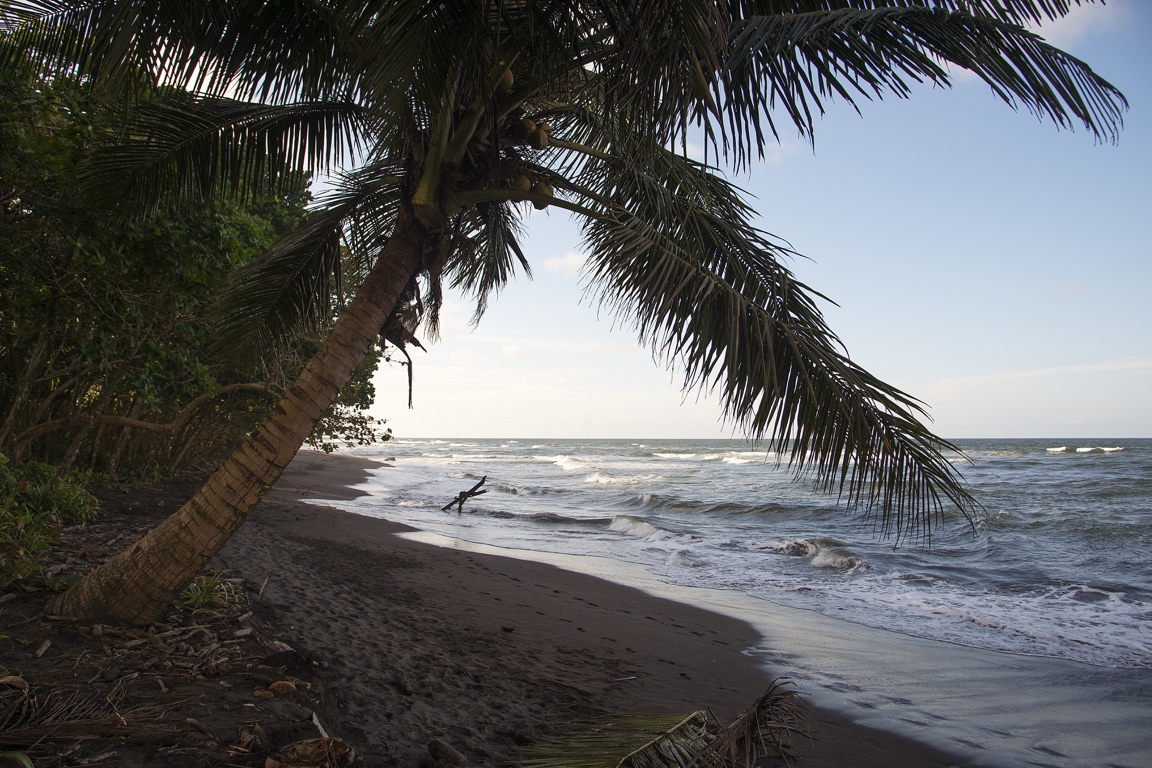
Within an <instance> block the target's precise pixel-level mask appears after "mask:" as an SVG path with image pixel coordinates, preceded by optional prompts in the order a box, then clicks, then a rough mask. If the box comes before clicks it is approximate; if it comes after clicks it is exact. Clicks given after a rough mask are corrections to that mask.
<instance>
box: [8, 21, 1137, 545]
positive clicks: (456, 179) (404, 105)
mask: <svg viewBox="0 0 1152 768" xmlns="http://www.w3.org/2000/svg"><path fill="white" fill-rule="evenodd" d="M3 7H4V18H5V20H6V21H7V23H8V26H9V27H10V28H11V31H10V35H13V36H15V39H16V40H18V42H19V43H20V44H22V45H26V46H35V47H36V49H37V50H38V52H39V54H40V56H39V60H40V61H42V62H43V63H44V65H45V67H47V68H49V69H54V68H59V67H74V68H77V69H78V71H80V72H82V73H84V74H85V75H86V76H87V77H89V78H90V79H91V81H92V82H93V83H94V84H98V85H99V86H100V87H103V88H107V89H122V90H124V91H126V92H128V91H131V92H135V93H140V92H141V91H142V90H145V91H147V92H149V93H151V94H152V98H150V99H148V100H147V101H145V102H143V103H141V104H138V105H137V106H136V107H134V108H133V109H132V111H131V116H130V119H131V124H130V128H129V129H128V131H127V132H126V138H125V140H124V141H123V142H122V143H121V144H119V145H117V146H115V147H110V148H108V149H107V150H106V151H104V152H102V153H101V154H100V155H99V156H97V157H95V158H93V161H92V164H91V167H90V169H89V173H90V174H91V178H92V179H93V180H94V181H97V180H98V183H94V185H93V186H94V188H96V187H98V188H99V189H100V191H101V192H102V193H104V194H106V195H109V196H110V197H112V198H114V199H116V200H118V201H119V202H120V204H121V206H122V207H123V208H124V209H126V210H128V211H131V212H132V214H133V215H149V214H151V213H155V212H157V211H160V210H163V209H166V208H168V207H171V206H177V205H184V204H188V203H193V202H195V201H197V200H200V199H203V198H204V197H207V196H209V195H213V194H222V193H227V192H229V191H233V192H238V193H243V192H244V191H246V190H249V191H250V190H259V189H264V188H268V187H272V188H275V187H276V186H277V185H279V184H283V183H286V181H287V180H290V179H291V178H293V174H295V173H297V172H298V171H300V170H301V169H305V170H311V171H317V172H329V173H332V174H334V177H335V183H334V185H333V187H332V189H331V190H330V191H329V192H328V193H326V195H325V196H324V197H323V199H321V200H320V201H319V203H318V205H317V206H316V207H315V210H314V211H313V213H312V215H311V216H310V218H309V220H308V222H307V224H306V226H305V227H303V228H302V229H301V230H300V231H298V232H297V233H295V234H294V235H293V236H292V237H290V238H289V239H287V240H285V241H284V242H283V243H281V245H280V246H279V247H278V248H277V249H275V250H274V251H273V252H271V253H269V254H268V255H267V256H266V257H265V259H264V260H263V261H262V262H261V263H260V264H259V265H258V267H257V268H256V269H253V270H252V271H251V272H250V273H249V274H248V275H247V276H246V278H245V279H244V280H243V281H241V282H239V283H237V284H236V286H235V288H234V289H233V290H232V291H231V292H230V293H229V295H228V296H226V297H225V298H224V300H223V302H222V306H223V307H224V309H225V315H226V317H227V318H228V320H227V321H226V322H225V325H224V333H223V335H222V339H223V341H224V344H223V345H224V346H228V347H232V348H235V347H236V346H237V344H239V343H241V342H244V341H245V340H246V341H247V343H251V342H252V340H268V341H274V340H275V339H276V338H277V335H278V334H279V333H280V332H281V331H282V330H283V329H285V328H287V327H289V326H291V324H292V323H295V322H300V321H301V320H303V319H306V318H307V317H309V316H312V315H314V314H315V313H316V312H317V311H318V310H319V309H320V308H321V307H322V305H323V303H324V302H325V301H326V300H327V297H328V296H329V295H330V294H331V291H329V290H328V288H327V286H328V284H329V282H328V281H329V280H331V279H332V277H333V275H334V274H335V272H336V271H337V270H339V269H340V268H341V264H342V263H343V264H344V266H345V267H347V259H344V258H342V255H341V254H342V253H344V252H345V249H346V252H347V253H349V254H351V256H352V257H353V258H352V262H351V263H352V265H353V266H352V269H353V270H354V271H357V272H358V274H360V275H361V276H365V275H369V274H370V272H371V271H372V270H373V269H376V270H381V269H383V270H387V269H392V270H393V271H396V270H399V271H400V272H403V273H404V274H402V275H400V279H401V282H402V285H403V290H402V291H401V292H400V294H399V295H398V296H396V297H389V296H374V297H369V299H370V300H372V301H376V302H377V303H382V304H384V305H386V306H384V314H385V316H386V320H385V322H384V323H383V324H382V327H383V329H384V330H385V331H387V329H389V328H391V329H392V330H393V332H395V331H396V329H398V328H401V329H403V330H402V332H401V336H403V335H404V334H405V333H407V334H410V333H411V332H413V331H415V330H416V328H415V326H414V320H415V319H420V320H421V321H422V322H423V323H424V327H425V328H426V330H427V331H428V332H430V333H433V334H434V333H435V328H436V316H437V308H438V306H439V300H440V291H441V286H442V285H449V286H452V287H455V288H459V289H462V290H464V291H465V292H467V293H469V294H471V295H472V296H474V297H475V300H476V306H477V317H479V315H480V314H482V313H483V311H484V308H485V306H486V305H487V302H488V300H489V298H490V297H491V296H492V295H493V294H494V293H496V292H498V291H499V290H500V288H501V287H502V286H503V285H504V284H505V283H507V281H508V280H510V279H511V278H512V277H513V276H514V274H515V273H516V272H517V270H518V269H522V270H524V271H525V272H527V271H528V260H527V258H526V256H525V254H524V252H523V251H522V249H521V247H520V245H519V243H518V238H519V236H520V235H521V228H522V226H524V218H523V216H522V207H523V206H524V205H526V204H531V205H535V206H537V207H544V206H548V205H552V206H556V207H558V208H563V209H566V210H568V211H571V212H573V213H574V214H575V215H576V216H577V217H578V218H579V220H580V222H581V226H582V227H583V236H584V241H585V242H584V247H585V250H586V251H587V253H588V256H589V258H588V262H587V267H586V279H587V280H588V282H589V285H590V287H591V289H592V290H593V292H594V293H595V295H596V296H597V297H598V298H599V300H600V301H601V302H602V303H603V304H604V305H606V306H607V307H610V308H611V309H613V310H614V311H615V312H616V313H617V315H618V316H619V317H621V318H624V319H625V320H628V321H631V322H632V323H634V324H635V327H636V328H637V330H638V332H639V336H640V338H641V339H642V340H643V341H644V342H645V343H647V344H648V345H649V346H650V347H651V348H652V349H653V350H654V351H655V352H656V353H657V354H658V355H659V356H660V357H661V358H662V359H664V360H665V361H667V362H668V363H670V364H674V365H676V366H677V367H678V368H679V369H680V370H682V371H683V372H684V379H685V386H687V387H697V388H702V389H704V390H707V391H711V392H714V393H716V394H717V395H718V396H719V397H720V398H721V400H722V402H723V404H724V407H725V411H726V414H727V416H728V417H729V418H730V419H731V420H732V421H733V422H734V423H735V424H737V425H738V426H739V427H741V428H743V429H744V430H745V431H746V432H747V433H748V434H749V435H751V436H753V437H755V438H763V439H765V440H766V441H767V442H768V444H769V447H771V448H773V449H776V450H783V449H786V450H787V451H788V455H789V456H790V457H791V459H790V462H791V466H792V467H793V469H794V470H796V471H797V472H798V473H805V474H810V475H811V476H813V477H814V478H815V480H816V482H817V484H818V485H819V486H820V487H822V488H824V489H825V490H829V491H833V492H837V493H839V494H841V496H842V497H843V498H844V500H845V501H846V502H847V504H848V505H849V506H853V507H859V508H861V509H862V510H864V511H866V512H868V511H871V512H876V513H877V514H879V515H880V517H879V519H880V520H881V521H882V525H883V527H884V528H886V529H887V528H892V529H893V530H896V531H900V532H908V533H922V532H924V531H925V530H926V529H927V528H926V527H927V524H928V523H929V522H930V521H931V520H932V518H933V516H934V515H935V514H937V513H938V512H939V511H940V510H941V509H942V508H943V506H946V505H947V506H950V505H955V506H957V507H959V508H960V509H962V510H965V511H968V510H970V509H971V508H972V506H973V500H972V499H971V498H970V497H969V495H968V494H967V492H966V491H965V490H964V489H963V487H962V484H961V482H960V478H959V476H958V475H957V473H956V471H955V470H954V469H953V467H952V465H951V464H950V463H949V461H948V460H947V458H946V457H945V456H944V455H943V453H942V450H945V449H948V448H950V447H951V446H949V445H948V444H947V443H945V442H943V441H941V440H939V439H938V438H937V437H935V436H934V435H933V434H932V433H931V432H930V431H929V430H928V429H926V428H925V427H924V426H923V425H922V424H921V422H920V418H922V417H923V416H924V413H923V411H922V409H921V406H920V404H919V403H918V401H916V400H915V399H914V398H912V397H911V396H909V395H907V394H905V393H903V392H901V391H899V390H898V389H896V388H893V387H891V386H889V385H887V384H885V383H884V382H882V381H880V380H878V379H876V378H875V377H873V376H872V375H870V374H869V373H867V372H866V371H865V370H863V369H862V368H861V367H859V366H858V365H857V364H856V363H855V362H853V361H852V360H851V359H850V358H849V356H848V355H847V353H846V352H845V351H844V350H843V348H842V347H841V345H840V343H839V341H838V340H837V338H836V336H835V335H834V334H833V333H832V332H831V330H830V329H829V328H828V327H827V325H826V324H825V322H824V320H823V318H822V316H821V314H820V311H819V309H818V307H817V300H818V299H819V298H821V297H820V296H819V294H817V293H815V292H814V291H812V290H811V289H810V288H808V287H807V286H805V285H804V284H802V283H800V282H798V281H797V280H796V279H795V278H794V276H793V275H792V273H791V272H790V271H789V269H788V268H787V266H786V261H787V259H788V257H789V256H790V255H791V252H790V250H789V249H788V248H787V247H786V246H785V245H784V244H783V243H782V242H781V241H779V240H777V239H776V238H774V237H772V236H770V235H768V234H767V233H765V232H764V231H762V230H761V229H759V228H758V227H757V226H756V224H754V219H755V218H756V212H755V211H754V210H753V209H752V208H751V207H750V206H749V204H748V203H747V202H746V200H745V199H744V197H743V195H742V193H741V191H740V190H739V189H738V188H737V187H736V186H735V185H734V184H733V183H731V182H730V181H728V180H727V178H726V177H725V174H724V170H725V169H727V170H731V171H736V172H740V171H744V170H747V169H748V167H749V166H750V164H751V163H752V162H753V161H755V160H756V159H757V158H758V157H759V156H761V155H762V153H763V151H764V149H765V147H766V146H767V145H768V143H769V142H772V141H774V140H775V139H776V138H777V137H778V136H779V135H780V134H781V133H782V132H786V131H793V130H794V131H798V132H799V133H800V134H801V135H804V136H810V135H811V133H812V130H813V128H814V125H815V123H816V121H817V120H818V119H819V117H820V115H821V113H822V112H823V110H824V106H825V104H826V103H828V102H829V101H831V100H840V101H846V102H848V103H850V104H856V103H857V102H858V101H860V100H861V99H872V98H881V97H883V96H885V95H895V96H898V97H903V96H906V95H908V94H909V93H910V88H911V86H912V84H914V83H917V82H924V81H927V82H932V83H936V84H941V85H947V84H948V83H949V79H950V68H951V67H960V68H963V69H966V70H968V71H970V72H972V73H974V74H975V75H976V76H977V77H979V78H981V79H982V80H984V81H985V82H986V83H988V84H989V86H990V87H991V88H992V89H993V90H994V92H995V93H996V94H997V95H998V96H1000V97H1001V98H1002V99H1004V100H1005V101H1006V102H1008V103H1009V104H1010V105H1012V106H1014V107H1016V106H1019V105H1023V106H1024V107H1025V108H1026V109H1028V110H1030V111H1032V112H1034V113H1036V114H1038V115H1040V116H1042V117H1046V118H1049V119H1052V120H1053V121H1055V122H1056V123H1057V124H1059V125H1061V126H1068V127H1072V126H1074V125H1077V124H1078V125H1081V126H1083V127H1085V128H1086V129H1087V130H1088V131H1089V132H1090V133H1092V134H1093V135H1094V136H1095V137H1097V138H1100V139H1104V140H1114V139H1115V136H1116V133H1117V131H1118V130H1119V127H1120V124H1121V119H1120V116H1121V113H1122V111H1123V110H1124V108H1125V107H1126V104H1125V102H1124V99H1123V97H1122V96H1121V95H1120V94H1119V92H1118V91H1116V90H1115V89H1114V88H1113V87H1112V86H1111V85H1109V84H1108V83H1107V82H1106V81H1104V80H1103V79H1101V78H1100V77H1098V76H1097V75H1096V74H1094V73H1093V72H1092V70H1091V69H1090V68H1089V67H1088V66H1087V65H1086V64H1084V63H1083V62H1081V61H1079V60H1077V59H1075V58H1073V57H1072V56H1070V55H1068V54H1066V53H1064V52H1062V51H1060V50H1058V49H1056V48H1054V47H1052V46H1050V45H1048V44H1047V43H1046V42H1044V41H1043V39H1042V38H1040V37H1039V36H1037V35H1036V34H1034V33H1032V32H1029V31H1027V30H1026V29H1025V27H1024V25H1026V24H1031V23H1035V22H1039V21H1042V20H1045V19H1053V18H1058V17H1060V16H1062V15H1065V14H1066V13H1067V12H1068V11H1069V7H1070V3H1069V2H1067V0H987V1H985V0H931V1H926V2H904V1H903V0H891V1H889V2H882V1H879V2H874V1H870V0H843V1H835V0H827V1H823V2H819V1H817V0H794V1H792V2H783V1H780V0H731V1H730V2H723V1H717V0H678V1H677V2H668V0H640V1H639V2H638V1H637V0H601V1H598V2H590V1H585V0H449V1H448V2H444V1H443V0H436V1H435V2H432V1H430V0H387V1H382V0H360V1H359V2H351V1H350V0H311V1H310V2H302V1H300V2H286V1H285V0H279V1H277V2H267V1H264V0H217V1H210V0H196V1H194V2H188V0H182V2H169V1H167V0H165V1H164V2H159V3H143V2H135V1H133V2H123V1H119V2H113V1H112V0H88V1H87V2H84V1H81V0H45V2H6V3H4V5H3ZM689 140H691V141H692V142H694V143H702V144H703V146H704V147H705V157H706V160H705V161H703V162H701V161H698V160H695V159H692V158H690V157H689V156H688V154H687V151H686V147H687V144H688V142H689ZM401 240H402V241H404V242H406V243H410V244H412V243H415V244H416V245H412V247H414V248H417V249H418V251H419V253H418V254H417V256H416V257H414V258H416V259H417V261H416V262H415V265H414V268H413V269H411V270H408V269H407V267H405V266H403V265H402V264H400V263H398V262H396V257H395V255H394V254H395V252H396V251H397V249H399V248H400V245H399V244H398V243H399V241H401ZM406 270H407V271H406ZM385 335H386V336H387V335H388V334H387V332H386V333H385ZM393 337H395V333H393ZM292 450H293V451H294V450H295V449H294V448H293V449H292Z"/></svg>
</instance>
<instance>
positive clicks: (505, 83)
mask: <svg viewBox="0 0 1152 768" xmlns="http://www.w3.org/2000/svg"><path fill="white" fill-rule="evenodd" d="M513 82H515V79H514V78H513V77H512V70H510V69H506V70H504V74H502V75H500V82H498V83H496V93H498V94H500V95H501V96H503V95H504V94H506V93H508V92H509V91H511V90H512V84H513Z"/></svg>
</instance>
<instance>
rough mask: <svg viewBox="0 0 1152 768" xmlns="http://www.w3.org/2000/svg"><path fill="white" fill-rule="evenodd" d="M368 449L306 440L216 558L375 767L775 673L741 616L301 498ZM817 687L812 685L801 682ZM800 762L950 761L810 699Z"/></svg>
mask: <svg viewBox="0 0 1152 768" xmlns="http://www.w3.org/2000/svg"><path fill="white" fill-rule="evenodd" d="M375 466H380V465H379V464H377V463H375V462H370V461H367V460H364V459H360V458H354V457H346V456H331V455H324V454H320V453H315V452H302V453H301V454H300V455H299V456H298V457H297V459H296V460H295V461H294V462H293V463H292V465H291V466H290V467H289V468H288V471H287V472H286V473H285V475H284V477H283V478H282V480H281V482H280V483H279V484H278V485H277V486H276V488H274V489H273V491H272V492H270V493H269V495H268V497H267V498H266V499H265V501H264V502H263V503H262V504H261V505H260V507H259V508H258V509H257V510H256V512H255V513H254V514H253V517H252V519H251V520H250V521H249V522H248V523H247V524H246V525H245V526H244V528H242V529H241V531H240V532H239V533H238V534H237V535H236V537H235V538H234V539H233V540H232V541H231V542H230V543H229V544H228V546H227V547H226V548H225V550H224V551H223V552H222V553H221V555H220V558H219V559H220V561H221V563H222V564H224V565H227V567H229V568H231V569H232V570H233V571H235V572H236V573H237V574H238V575H240V576H242V577H243V578H244V579H245V580H246V581H247V582H248V584H249V586H250V588H252V589H253V591H256V590H257V589H259V585H263V595H262V597H261V598H260V599H259V600H257V602H256V611H257V613H258V615H260V616H261V618H262V619H263V620H264V621H265V622H266V623H267V624H268V625H269V626H270V627H271V629H272V631H273V634H274V635H275V636H276V637H278V638H279V639H281V640H283V641H285V642H287V643H289V644H290V645H292V646H293V647H294V648H295V649H296V650H298V651H301V652H303V653H306V654H309V655H312V656H314V657H316V658H317V659H320V660H322V661H323V662H325V663H326V665H327V668H326V669H325V670H324V672H323V677H324V680H325V684H326V688H327V690H326V694H325V696H324V702H323V705H322V706H323V710H324V711H322V712H321V715H322V717H323V719H324V721H325V725H327V726H329V728H330V730H332V731H334V732H335V733H336V734H338V735H341V736H342V737H344V738H345V739H347V740H348V741H349V742H351V743H352V744H353V745H354V746H355V747H356V749H357V750H358V751H359V752H360V753H361V754H362V755H364V756H365V758H366V759H367V763H368V765H401V766H408V765H411V766H415V765H419V764H421V762H422V761H423V762H425V763H426V762H427V757H426V756H427V751H426V748H425V747H426V745H427V744H428V742H430V741H431V740H432V739H440V740H442V741H444V742H447V743H448V744H450V745H451V746H453V747H454V748H455V749H457V750H459V751H460V752H462V753H463V754H464V755H465V756H466V757H467V758H468V759H469V761H470V763H471V764H473V765H484V764H497V763H503V762H506V761H507V760H508V759H509V758H513V757H515V755H516V754H517V752H518V748H519V746H520V745H523V744H526V743H530V742H532V741H535V740H538V739H540V738H542V737H543V736H546V735H547V734H549V733H554V732H555V731H556V730H558V729H559V728H560V727H561V726H562V725H563V724H564V723H565V722H568V721H571V720H573V719H576V718H579V717H581V716H584V715H588V714H590V713H596V712H689V711H692V710H695V709H699V708H702V707H710V708H712V709H713V711H714V712H715V713H716V714H717V715H718V716H720V717H725V716H728V715H732V714H734V713H735V712H737V711H739V710H740V709H741V708H742V707H744V706H745V705H747V704H748V703H750V702H751V701H752V700H753V699H754V698H755V697H756V696H757V695H758V694H760V693H761V692H763V690H764V689H765V688H766V687H767V685H768V683H769V681H770V680H771V678H772V677H774V676H786V675H787V673H788V670H786V669H780V670H772V671H768V670H764V669H762V668H761V667H760V666H759V665H758V664H757V663H756V662H754V661H753V660H752V659H751V658H749V657H748V656H746V655H744V654H743V653H742V651H743V650H744V649H745V648H747V647H749V646H751V645H753V644H755V643H757V642H759V641H760V638H759V636H758V635H757V633H756V632H755V630H754V629H753V628H752V627H751V626H749V625H747V624H744V623H743V622H740V621H737V620H734V619H731V618H728V617H725V616H721V615H718V614H715V613H711V612H709V611H705V610H701V609H698V608H695V607H692V606H689V605H685V604H681V603H676V602H670V601H665V600H662V599H660V598H656V597H653V596H651V595H649V594H647V593H645V592H642V591H639V590H636V589H632V588H629V587H625V586H620V585H617V584H614V583H611V582H607V581H602V580H600V579H596V578H593V577H590V576H586V575H583V574H578V573H573V572H569V571H564V570H560V569H558V568H555V567H552V566H550V565H544V564H540V563H534V562H531V561H526V560H518V559H509V558H502V557H495V556H490V555H482V554H477V553H473V552H466V551H463V550H453V549H447V548H441V547H435V546H431V545H427V544H422V543H417V542H413V541H410V540H405V539H402V538H400V537H397V536H395V535H394V533H395V532H397V531H400V530H404V529H403V527H402V526H397V525H394V524H391V523H386V522H383V521H379V520H375V519H371V518H367V517H363V516H359V515H355V514H350V513H346V512H341V511H338V510H335V509H332V508H329V507H322V506H318V505H315V504H306V503H302V502H301V499H305V498H308V499H334V500H339V499H348V498H353V497H354V496H355V495H356V492H355V491H354V490H352V489H350V488H349V486H351V485H354V484H356V483H358V482H360V481H362V480H363V479H364V477H365V473H366V470H367V469H368V468H370V467H375ZM801 693H803V692H801ZM811 728H812V735H813V737H814V740H813V741H812V742H810V743H809V742H807V741H805V740H803V739H801V740H800V742H799V744H798V746H799V754H800V758H799V760H798V763H797V764H798V765H800V766H813V767H816V766H862V767H864V768H867V767H868V766H881V765H883V766H888V767H889V768H904V767H909V768H910V767H911V766H916V767H917V768H921V767H925V766H948V765H953V764H959V763H961V762H963V761H962V760H961V759H957V758H954V757H951V756H949V755H946V754H944V753H940V752H938V751H935V750H933V749H932V748H930V747H927V746H922V745H920V744H918V743H915V742H912V741H909V740H906V739H902V738H900V737H898V736H895V735H891V734H888V733H885V732H881V731H876V730H873V729H869V728H864V727H861V726H858V725H856V724H853V723H851V722H849V721H848V720H847V719H845V718H844V717H842V716H840V715H839V714H838V713H834V712H829V711H822V710H814V711H813V712H812V722H811Z"/></svg>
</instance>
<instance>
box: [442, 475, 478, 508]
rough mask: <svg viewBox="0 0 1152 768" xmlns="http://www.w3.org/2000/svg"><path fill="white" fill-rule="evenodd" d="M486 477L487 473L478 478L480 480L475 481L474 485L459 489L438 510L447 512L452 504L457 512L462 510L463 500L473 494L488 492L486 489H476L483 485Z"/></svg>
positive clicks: (466, 499)
mask: <svg viewBox="0 0 1152 768" xmlns="http://www.w3.org/2000/svg"><path fill="white" fill-rule="evenodd" d="M487 479H488V475H484V477H482V478H480V482H478V483H476V485H474V486H472V487H471V488H470V489H468V490H467V491H460V493H458V494H456V498H454V499H452V501H450V502H448V503H447V504H445V505H444V506H443V507H441V508H440V511H441V512H447V511H448V510H450V509H452V506H453V505H455V506H456V511H457V512H463V511H464V502H466V501H468V499H470V498H472V497H473V496H480V495H481V494H484V493H488V491H480V490H477V489H478V488H479V487H480V486H482V485H484V481H485V480H487Z"/></svg>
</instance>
